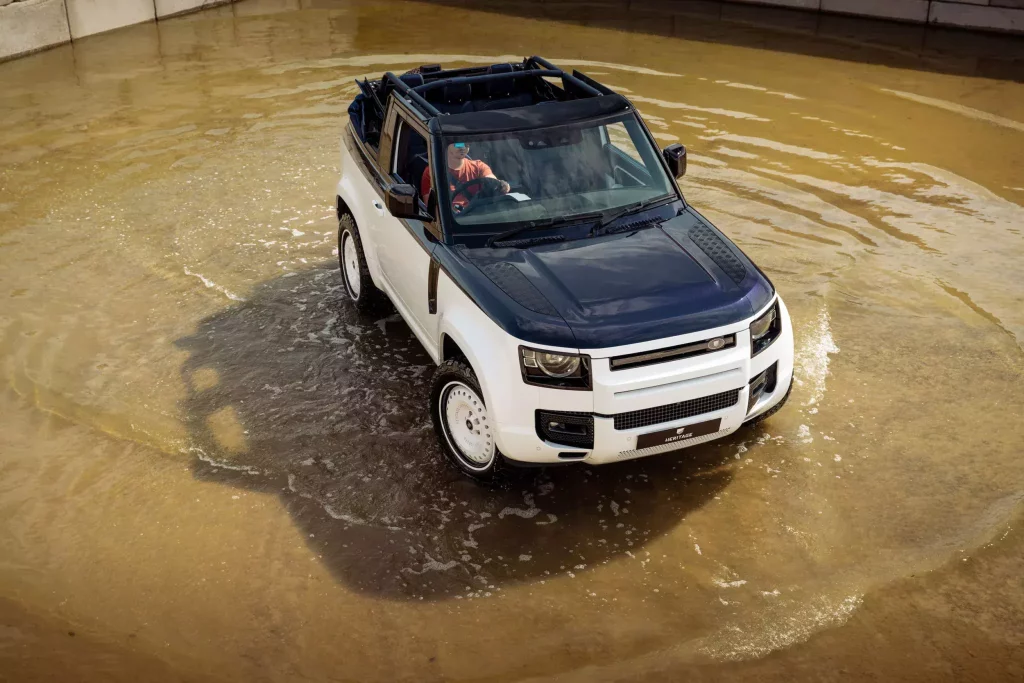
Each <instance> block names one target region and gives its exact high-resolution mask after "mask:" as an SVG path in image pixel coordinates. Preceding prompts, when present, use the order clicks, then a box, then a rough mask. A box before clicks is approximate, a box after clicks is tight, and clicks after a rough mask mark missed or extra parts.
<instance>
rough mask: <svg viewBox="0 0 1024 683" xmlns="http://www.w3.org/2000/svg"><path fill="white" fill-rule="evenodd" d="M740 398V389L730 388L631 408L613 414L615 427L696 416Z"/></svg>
mask: <svg viewBox="0 0 1024 683" xmlns="http://www.w3.org/2000/svg"><path fill="white" fill-rule="evenodd" d="M739 400H740V389H730V390H729V391H723V392H721V393H719V394H712V395H711V396H701V397H700V398H694V399H690V400H689V401H682V402H680V403H670V404H669V405H665V406H656V407H654V408H644V409H643V410H632V411H630V412H628V413H619V414H617V415H613V416H612V417H613V418H615V429H617V430H619V431H622V430H626V429H636V428H638V427H649V426H651V425H656V424H662V423H664V422H675V421H676V420H682V419H684V418H687V417H696V416H697V415H703V414H704V413H713V412H715V411H716V410H724V409H725V408H731V407H732V406H734V405H736V404H737V403H738V402H739Z"/></svg>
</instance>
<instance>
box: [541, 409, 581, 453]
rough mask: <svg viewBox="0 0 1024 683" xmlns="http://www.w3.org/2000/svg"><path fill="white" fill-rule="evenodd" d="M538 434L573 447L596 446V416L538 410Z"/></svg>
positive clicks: (554, 442)
mask: <svg viewBox="0 0 1024 683" xmlns="http://www.w3.org/2000/svg"><path fill="white" fill-rule="evenodd" d="M537 436H539V437H540V438H541V439H542V440H544V441H547V442H548V443H553V444H558V445H559V446H571V447H573V448H593V447H594V416H593V415H591V414H590V413H570V412H555V411H552V410H538V411H537Z"/></svg>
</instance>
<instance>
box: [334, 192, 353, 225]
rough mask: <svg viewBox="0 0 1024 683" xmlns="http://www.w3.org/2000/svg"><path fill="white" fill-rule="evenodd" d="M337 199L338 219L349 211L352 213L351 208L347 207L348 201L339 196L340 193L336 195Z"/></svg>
mask: <svg viewBox="0 0 1024 683" xmlns="http://www.w3.org/2000/svg"><path fill="white" fill-rule="evenodd" d="M337 200H338V220H341V217H342V216H343V215H345V214H346V213H349V214H350V213H352V210H351V209H350V208H348V203H347V202H346V201H345V200H344V199H342V198H341V195H340V194H339V195H337ZM353 218H354V216H353Z"/></svg>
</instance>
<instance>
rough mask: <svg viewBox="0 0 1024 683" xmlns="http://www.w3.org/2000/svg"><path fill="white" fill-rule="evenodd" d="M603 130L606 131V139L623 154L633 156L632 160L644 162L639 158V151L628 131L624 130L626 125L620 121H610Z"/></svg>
mask: <svg viewBox="0 0 1024 683" xmlns="http://www.w3.org/2000/svg"><path fill="white" fill-rule="evenodd" d="M605 130H607V131H608V140H609V142H611V144H612V145H613V146H614V147H615V148H616V149H617V150H619V151H620V152H622V153H623V154H626V155H627V156H631V157H633V159H634V160H636V161H638V162H640V163H641V164H642V163H644V160H643V159H641V158H640V153H639V152H638V151H637V150H636V145H634V144H633V140H632V139H631V138H630V137H629V131H627V130H626V126H625V125H624V124H623V123H622V122H619V123H612V124H609V125H607V126H605Z"/></svg>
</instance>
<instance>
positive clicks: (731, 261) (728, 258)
mask: <svg viewBox="0 0 1024 683" xmlns="http://www.w3.org/2000/svg"><path fill="white" fill-rule="evenodd" d="M686 235H687V237H689V238H690V239H691V240H693V243H694V244H696V245H697V246H698V247H700V250H701V251H703V252H704V253H705V254H707V255H708V258H710V259H711V260H712V261H714V262H715V265H716V266H718V267H719V268H721V269H722V270H723V271H725V274H726V275H728V276H729V279H731V280H732V281H733V282H735V283H736V284H740V283H741V282H743V278H745V277H746V276H747V269H746V268H744V267H743V263H741V262H740V260H739V259H738V258H736V255H735V254H733V253H732V251H731V250H730V249H729V247H728V246H726V244H725V242H724V241H722V238H721V237H719V236H718V235H717V234H716V233H715V231H714V230H712V229H711V228H709V227H708V226H706V225H702V224H700V223H698V224H697V225H694V226H693V227H692V228H690V229H689V231H687V233H686Z"/></svg>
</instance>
